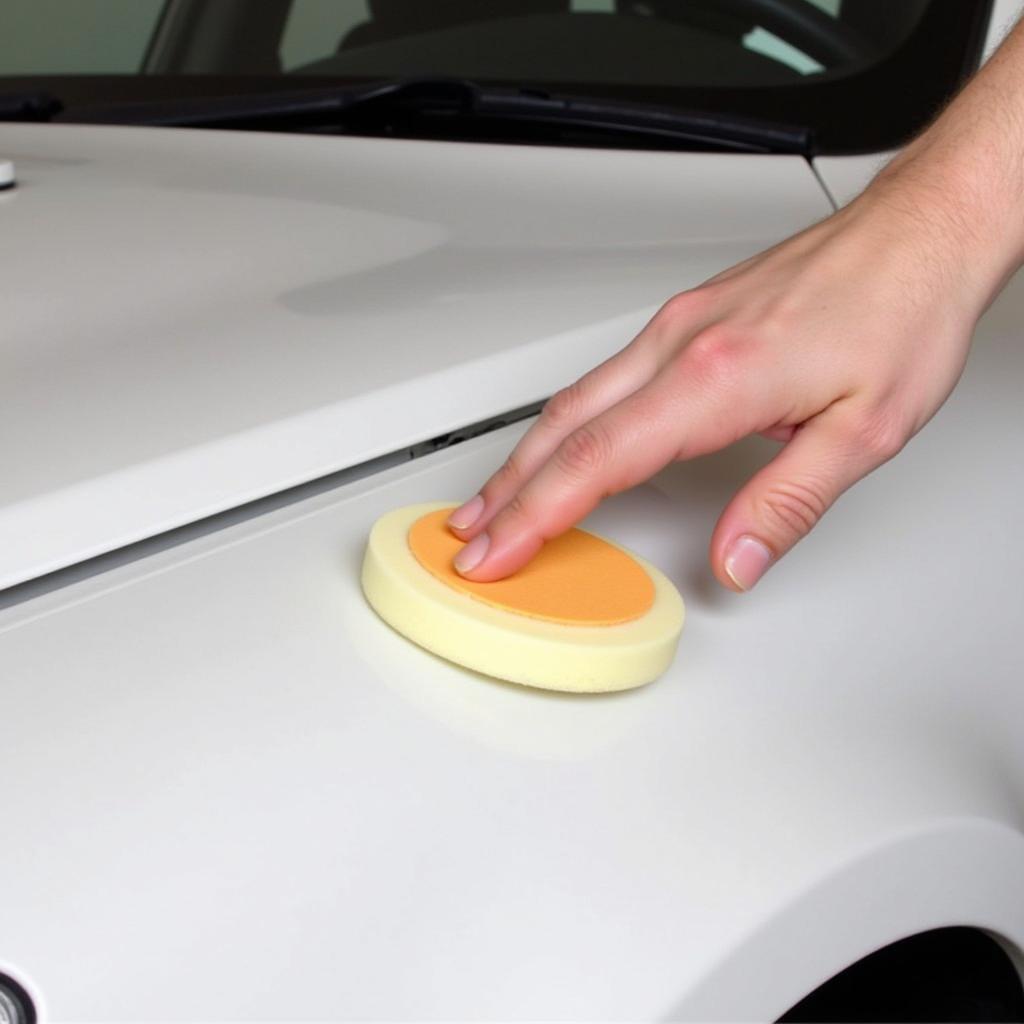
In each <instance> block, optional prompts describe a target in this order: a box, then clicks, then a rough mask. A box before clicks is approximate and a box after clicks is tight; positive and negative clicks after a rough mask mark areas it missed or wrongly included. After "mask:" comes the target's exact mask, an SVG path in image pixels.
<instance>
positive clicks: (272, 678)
mask: <svg viewBox="0 0 1024 1024" xmlns="http://www.w3.org/2000/svg"><path fill="white" fill-rule="evenodd" d="M1011 13H1012V8H1011V5H1009V4H1004V5H1001V6H1000V7H999V8H998V9H997V12H996V17H994V18H993V30H992V31H993V33H996V32H998V31H999V30H1000V28H1001V27H1003V26H1005V24H1006V22H1007V20H1008V18H1009V16H1010V14H1011ZM0 157H4V158H9V159H11V160H12V161H13V164H14V167H15V173H16V175H17V179H18V182H19V184H18V187H17V188H16V189H14V190H12V191H9V192H6V193H0V282H2V283H0V291H2V294H3V297H4V298H3V313H2V322H0V360H2V362H0V366H2V367H3V372H2V374H0V437H2V438H3V452H4V455H3V474H2V476H0V538H2V542H0V585H2V586H5V587H8V588H11V589H8V590H5V591H0V778H2V779H3V780H4V783H3V791H4V795H3V799H2V802H0V971H2V972H3V973H5V974H8V975H9V976H10V977H12V978H14V979H16V980H17V981H19V982H20V983H21V984H22V985H24V986H25V988H26V989H27V990H28V991H29V992H30V993H31V995H32V997H33V1000H34V1001H35V1002H36V1005H37V1009H38V1010H39V1012H40V1015H41V1017H42V1018H43V1019H53V1020H108V1021H114V1020H143V1019H158V1018H159V1019H182V1020H192V1019H224V1020H228V1019H231V1020H249V1019H251V1020H256V1019H284V1018H288V1019H309V1020H313V1019H316V1020H326V1019H342V1018H344V1019H474V1020H482V1019H492V1018H502V1019H536V1018H548V1019H564V1018H570V1019H595V1020H596V1019H695V1020H753V1019H757V1020H765V1019H771V1018H773V1017H774V1016H777V1015H778V1014H781V1013H782V1012H783V1011H785V1010H786V1008H787V1007H789V1006H790V1005H792V1004H793V1003H795V1002H796V1001H797V1000H799V999H800V998H801V997H802V996H804V995H806V994H807V993H808V992H810V991H811V990H813V989H814V988H815V987H816V986H817V985H819V984H820V983H821V982H823V981H824V980H825V979H827V978H828V977H830V976H831V975H834V974H835V973H836V972H838V971H840V970H841V969H842V968H844V967H845V966H847V965H849V964H851V963H854V962H855V961H857V960H858V959H860V958H861V957H863V956H864V955H865V954H867V953H869V952H870V951H871V950H874V949H877V948H880V947H882V946H885V945H887V944H889V943H892V942H895V941H896V940H898V939H901V938H903V937H905V936H908V935H912V934H916V933H919V932H922V931H925V930H927V929H930V928H936V927H941V926H944V925H968V926H971V927H976V928H980V929H983V930H985V931H987V932H988V933H990V934H991V935H993V936H995V937H996V938H997V939H998V940H999V941H1000V943H1001V944H1002V945H1003V946H1004V948H1005V949H1006V950H1007V951H1008V952H1009V953H1010V954H1011V956H1012V957H1013V958H1014V959H1015V962H1016V963H1017V964H1018V966H1019V967H1020V968H1021V970H1022V971H1024V953H1022V950H1024V831H1022V807H1024V646H1022V644H1021V642H1020V636H1019V634H1020V628H1021V624H1022V622H1024V596H1022V591H1021V587H1020V582H1019V581H1020V577H1021V572H1022V569H1024V562H1022V557H1021V549H1020V509H1021V507H1022V503H1024V468H1022V462H1021V458H1020V452H1021V451H1022V450H1024V415H1022V411H1021V405H1020V399H1019V394H1020V388H1021V382H1024V345H1022V344H1021V340H1020V334H1021V324H1022V323H1024V281H1014V282H1012V283H1011V284H1010V286H1009V287H1008V288H1007V290H1006V291H1005V292H1004V294H1003V295H1002V296H1001V297H1000V299H999V300H998V301H997V302H996V304H995V305H994V306H993V308H992V309H991V310H990V311H989V313H988V314H987V315H986V317H985V318H984V320H983V322H982V324H981V325H980V327H979V330H978V337H977V343H976V345H975V349H974V352H973V355H972V357H971V360H970V363H969V365H968V368H967V372H966V374H965V376H964V379H963V381H962V383H961V384H960V386H959V388H958V389H957V391H956V392H955V393H954V395H953V397H952V398H951V399H950V401H949V402H948V403H947V405H946V406H945V407H944V408H943V410H942V411H941V412H940V414H939V415H938V416H937V417H936V418H935V420H934V421H933V423H932V424H931V425H929V427H928V428H927V429H926V430H925V431H924V432H923V433H922V434H921V435H920V436H919V437H918V438H916V439H915V440H914V441H913V442H912V443H911V444H910V445H909V446H908V448H907V449H906V451H905V452H904V453H903V454H901V455H900V456H899V458H898V460H896V462H894V463H891V464H889V465H887V466H886V467H884V468H883V469H882V470H880V471H878V472H877V473H875V474H873V475H872V476H871V477H869V478H868V479H867V480H866V481H864V482H863V483H862V484H861V485H859V486H858V487H856V488H855V489H854V490H853V491H851V492H850V493H849V494H848V495H847V496H845V497H844V498H843V499H842V501H840V502H839V503H838V505H837V506H836V507H835V508H834V509H833V510H832V511H831V512H830V513H829V515H828V517H827V518H826V519H825V521H823V523H822V524H821V525H820V527H819V528H818V529H817V530H815V532H814V534H813V536H812V537H811V538H809V539H808V540H807V541H806V542H805V543H804V544H802V545H800V547H799V548H798V549H796V550H795V551H794V552H793V553H792V554H791V555H790V556H788V557H787V559H786V561H785V564H784V565H783V566H780V567H779V568H778V569H777V570H775V571H774V572H772V573H771V574H769V575H768V576H767V577H766V578H765V581H764V582H763V583H762V584H761V585H760V586H759V588H758V590H757V592H756V593H754V594H752V595H749V596H746V597H742V598H740V597H736V596H735V595H732V594H729V593H727V592H725V591H724V590H722V589H721V588H720V587H718V585H717V584H716V583H715V582H714V581H713V579H712V577H711V575H710V571H709V569H708V568H707V557H706V548H707V541H708V538H709V535H710V532H711V528H712V526H713V524H714V522H715V519H716V518H717V515H718V514H719V512H720V511H721V509H722V508H723V506H724V503H725V501H726V500H727V498H728V497H729V495H730V494H731V493H733V491H734V490H735V488H736V487H737V486H738V485H739V484H740V483H741V482H742V481H743V480H745V479H746V478H747V477H748V476H749V475H750V473H751V472H752V471H753V469H754V468H756V467H757V466H758V465H760V464H762V463H763V461H764V460H765V459H766V458H768V457H770V455H771V453H772V452H773V451H774V446H773V445H772V444H770V443H769V442H767V441H762V440H752V441H748V442H744V443H742V444H740V445H737V446H735V447H734V448H732V449H730V450H729V451H726V452H724V453H721V454H719V455H716V456H713V457H709V458H705V459H700V460H697V461H695V462H692V463H689V464H681V465H676V466H673V467H670V468H669V469H667V470H665V471H664V472H663V473H661V474H660V475H659V476H658V477H657V478H655V480H653V481H652V482H651V483H650V484H648V485H645V486H643V487H640V488H638V489H636V490H635V491H632V492H630V493H627V494H624V495H621V496H619V497H616V498H614V499H612V500H610V501H608V502H606V503H605V505H604V506H602V508H601V509H600V510H598V511H597V512H596V513H594V515H593V516H592V517H591V518H590V520H589V525H590V526H592V527H593V528H594V529H596V530H598V531H599V532H602V533H604V534H606V535H608V536H610V537H612V538H613V539H615V540H616V541H619V542H621V543H623V544H626V545H627V546H628V547H631V548H632V549H634V550H636V551H637V552H639V553H640V554H642V555H643V556H644V557H646V558H648V559H650V560H651V561H653V562H654V563H655V564H657V565H658V566H659V567H660V568H661V569H663V570H664V571H665V572H666V573H667V574H668V575H669V576H670V577H671V578H672V579H673V580H674V582H675V583H676V584H677V586H678V587H679V589H680V590H681V592H682V593H683V595H684V597H685V599H686V601H687V605H688V621H687V625H686V629H685V631H684V634H683V637H682V641H681V644H680V648H679V652H678V655H677V658H676V660H675V662H674V664H673V666H672V668H671V669H670V670H669V672H668V673H667V674H666V675H665V676H664V677H662V678H661V679H660V680H658V681H657V682H655V683H653V684H651V685H650V686H647V687H645V688H643V689H641V690H638V691H635V692H630V693H625V694H620V695H615V696H610V697H594V698H586V697H584V698H581V697H578V696H563V695H557V694H551V693H545V692H540V691H534V690H531V689H528V688H524V687H518V686H513V685H509V684H503V683H500V682H496V681H494V680H491V679H487V678H483V677H480V676H476V675H474V674H472V673H470V672H467V671H465V670H463V669H460V668H458V667H456V666H454V665H451V664H448V663H445V662H442V661H440V660H438V659H436V658H433V657H432V656H430V655H428V654H426V653H424V652H423V651H421V650H419V649H418V648H415V647H412V646H411V645H410V644H408V643H407V642H406V641H404V640H403V639H402V638H400V637H399V636H397V635H396V634H394V633H393V632H391V631H390V630H389V629H388V628H387V627H386V626H385V625H383V624H382V623H381V622H380V621H379V620H378V619H377V618H376V617H375V616H374V614H373V612H372V611H371V610H370V609H369V608H368V606H367V605H366V604H365V602H364V600H363V598H362V596H361V593H360V590H359V583H358V570H359V564H360V559H361V556H362V551H363V545H364V543H365V540H366V536H367V533H368V531H369V528H370V526H371V524H372V523H373V521H374V520H375V519H376V518H377V517H378V516H379V515H381V514H382V513H383V512H385V511H387V510H389V509H391V508H394V507H396V506H399V505H404V504H410V503H413V502H420V501H430V500H442V499H449V498H450V499H452V500H458V499H462V498H465V497H468V496H469V495H470V494H472V493H473V492H474V490H475V488H476V487H477V486H479V484H480V482H481V481H482V480H483V479H484V478H486V476H487V475H488V474H489V472H491V471H492V470H493V468H494V467H495V466H496V465H497V464H498V463H499V462H500V460H501V459H502V458H503V456H504V455H505V453H506V452H507V451H508V449H509V447H510V446H511V444H512V443H513V442H514V440H515V438H516V437H518V436H519V434H520V433H521V431H522V430H523V429H524V427H525V422H520V423H516V424H514V425H512V426H507V427H504V428H502V429H499V430H497V431H493V432H490V433H487V434H486V435H484V436H481V437H477V438H475V439H472V440H468V441H465V442H463V443H460V444H458V445H456V446H453V447H451V448H448V449H445V450H440V451H438V452H436V453H435V454H429V455H420V457H418V458H416V459H415V460H410V459H409V454H410V453H409V449H410V448H413V446H416V445H420V444H421V443H422V442H424V441H427V440H429V439H431V438H435V437H438V436H439V435H444V434H447V433H449V432H452V431H455V430H457V429H459V428H464V427H466V426H467V425H470V424H474V423H478V422H481V421H486V420H488V419H490V418H493V417H498V416H501V415H503V414H505V413H507V412H508V411H510V410H515V409H519V408H522V407H524V406H529V405H531V404H532V403H536V402H538V401H540V400H542V399H543V398H544V397H546V396H548V395H550V394H551V393H552V392H553V391H554V390H556V389H557V388H558V387H560V386H562V385H563V384H565V383H566V382H568V381H569V380H571V379H573V378H574V377H575V376H577V375H579V374H580V373H582V372H583V371H585V370H586V369H588V368H589V367H590V366H592V365H593V364H594V363H596V362H597V361H599V360H600V359H602V358H604V357H606V356H607V355H609V354H610V353H612V352H613V351H615V350H616V349H618V348H619V347H621V346H622V345H623V344H624V343H625V342H626V341H627V340H628V339H629V338H630V337H631V335H632V334H633V333H635V331H636V330H637V329H638V328H639V327H640V326H642V324H643V323H644V322H645V320H646V319H647V318H648V317H649V316H650V315H651V313H652V312H653V311H654V310H655V309H656V308H657V306H658V305H659V304H660V302H661V301H663V300H664V299H666V298H667V297H668V296H670V295H671V294H673V293H674V292H676V291H679V290H680V289H682V288H685V287H688V286H692V285H695V284H697V283H699V282H700V281H701V280H703V279H705V278H707V277H708V276H710V275H711V274H713V273H716V272H717V271H719V270H721V269H722V268H724V267H726V266H728V265H730V264H732V263H734V262H736V261H737V260H739V259H742V258H744V257H746V256H749V255H751V254H753V253H755V252H757V251H759V250H761V249H763V248H764V247H766V246H767V245H770V244H772V243H774V242H776V241H779V240H780V239H782V238H784V237H786V236H787V235H788V234H790V233H791V232H793V231H795V230H797V229H799V228H801V227H803V226H805V225H806V224H808V223H810V222H812V221H813V220H815V219H817V218H820V217H822V216H824V215H826V214H827V213H828V212H829V210H830V209H831V207H830V205H829V199H828V195H827V193H826V191H825V188H823V186H822V181H819V179H818V177H817V176H816V171H817V174H820V175H822V178H823V181H824V184H825V186H827V187H828V188H829V189H830V190H831V191H832V193H833V194H834V195H837V196H839V195H845V194H848V193H849V191H851V190H852V189H854V188H855V183H856V182H857V181H859V180H862V179H863V177H864V175H865V174H866V173H867V172H866V168H867V167H868V166H869V164H871V163H872V160H871V159H869V158H841V157H832V158H827V159H825V160H823V161H821V162H820V163H819V165H818V167H817V168H816V170H815V169H812V168H811V167H810V166H809V165H808V164H807V162H805V161H804V160H803V159H802V158H800V157H796V156H793V157H786V156H770V157H768V156H766V157H759V156H749V155H742V156H731V155H729V156H722V155H711V154H698V153H643V152H607V153H602V154H601V156H600V158H599V159H595V158H594V154H593V153H592V152H587V151H577V150H564V149H553V148H531V147H503V146H493V145H471V144H454V143H432V142H411V141H410V142H406V141H385V140H375V139H355V138H346V139H328V138H318V137H305V136H292V135H288V136H286V135H270V134H266V135H265V134H259V133H239V134H233V133H228V132H210V131H188V130H174V131H169V130H164V129H142V128H123V127H117V128H115V127H87V126H68V125H11V124H7V125H0ZM844 161H845V162H844ZM873 163H874V164H877V158H874V159H873ZM410 339H415V343H411V341H410ZM413 453H414V454H419V450H418V449H416V450H414V452H413ZM328 474H335V475H333V476H330V477H329V479H328V480H327V481H326V482H323V478H324V477H325V476H327V475H328ZM309 481H321V482H319V483H315V484H307V482H309ZM300 485H305V486H306V490H302V487H301V486H300ZM296 486H299V490H298V491H292V492H290V493H289V494H288V495H286V496H285V498H275V497H274V496H275V495H281V493H282V492H283V491H285V490H286V489H288V488H295V487H296ZM254 501H257V502H261V503H258V504H256V505H255V506H252V505H246V503H251V502H254ZM242 506H245V507H244V508H243V507H242ZM232 510H234V511H232ZM218 513H223V514H222V515H221V516H220V517H219V518H215V519H212V520H210V519H207V517H210V516H215V515H216V514H218ZM168 531H171V532H168ZM147 538H149V539H148V540H147ZM90 559H91V560H92V561H88V560H90Z"/></svg>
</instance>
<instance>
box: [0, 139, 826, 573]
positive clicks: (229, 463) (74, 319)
mask: <svg viewBox="0 0 1024 1024" xmlns="http://www.w3.org/2000/svg"><path fill="white" fill-rule="evenodd" d="M0 152H2V153H3V154H4V155H5V156H6V157H9V158H11V159H13V160H14V161H15V163H16V165H17V167H18V169H19V170H18V174H19V178H20V182H21V183H20V186H19V188H17V189H15V190H14V191H13V192H7V193H3V194H0V237H2V238H3V242H4V244H3V248H2V250H0V281H2V288H3V296H4V322H3V330H2V331H0V361H2V365H3V368H4V372H3V374H2V375H0V438H2V441H0V455H2V459H3V466H4V473H3V476H2V478H0V535H3V537H4V538H5V541H6V542H5V543H4V544H3V546H2V548H0V586H6V585H10V584H12V583H16V582H19V581H21V580H23V579H27V578H30V577H33V576H38V575H40V574H41V573H44V572H47V571H50V570H52V569H56V568H59V567H61V566H62V565H66V564H68V563H70V562H75V561H79V560H81V559H83V558H87V557H89V556H91V555H95V554H98V553H100V552H102V551H105V550H109V549H111V548H115V547H119V546H122V545H124V544H126V543H129V542H131V541H133V540H137V539H139V538H140V537H145V536H148V535H151V534H153V533H157V532H160V531H161V530H166V529H168V528H170V527H173V526H177V525H179V524H181V523H183V522H189V521H191V520H194V519H198V518H200V517H202V516H205V515H209V514H211V513H214V512H217V511H220V510H221V509H224V508H228V507H232V506H235V505H238V504H240V503H242V502H244V501H248V500H250V499H253V498H258V497H260V496H262V495H265V494H268V493H271V492H274V491H278V490H281V489H282V488H284V487H288V486H291V485H293V484H297V483H300V482H302V481H304V480H308V479H311V478H313V477H316V476H321V475H323V474H325V473H329V472H331V471H333V470H337V469H340V468H342V467H345V466H351V465H353V464H355V463H359V462H362V461H364V460H366V459H370V458H373V457H374V456H377V455H380V454H382V453H385V452H391V451H395V450H396V449H399V448H402V447H405V446H406V445H409V444H411V443H413V442H417V441H422V440H424V439H426V438H430V437H434V436H437V435H439V434H443V433H446V432H448V431H451V430H453V429H454V428H456V427H461V426H464V425H466V424H468V423H473V422H476V421H478V420H481V419H485V418H488V417H490V416H494V415H496V414H499V413H503V412H506V411H508V410H511V409H513V408H516V407H517V406H522V405H524V404H528V403H530V402H533V401H537V400H538V399H542V398H544V397H546V396H547V395H549V394H551V393H552V392H553V391H555V390H557V389H558V388H559V387H561V386H562V385H563V384H566V383H568V382H569V381H571V380H573V379H574V378H575V377H577V376H579V375H580V374H581V373H583V372H584V371H585V370H587V369H589V368H590V367H591V366H592V365H593V364H594V363H595V362H599V361H600V360H601V359H603V358H605V357H606V356H608V355H610V354H611V353H612V352H614V351H616V350H617V349H619V348H621V347H622V346H623V345H624V344H625V343H626V342H627V341H628V340H629V339H630V338H631V337H632V336H633V334H634V333H635V332H636V331H637V330H638V329H639V328H640V327H641V326H642V325H643V324H644V322H645V321H646V319H647V317H648V316H649V315H650V314H651V313H652V312H653V311H654V309H655V308H657V306H658V305H660V304H661V302H663V301H664V300H665V299H666V298H668V297H669V296H670V295H672V294H673V293H675V292H676V291H679V290H681V289H683V288H685V287H690V286H692V285H694V284H697V283H699V282H700V281H702V280H704V279H705V278H707V277H709V276H711V275H712V274H714V273H716V272H718V271H719V270H721V269H723V268H724V267H726V266H728V265H729V264H731V263H733V262H735V261H736V260H738V259H740V258H742V257H745V256H748V255H750V254H752V253H754V252H755V251H757V250H758V249H761V248H763V247H764V246H766V245H768V244H770V243H772V242H775V241H777V240H779V239H780V238H782V237H783V236H785V235H786V234H788V233H789V232H791V231H793V230H795V229H797V228H799V227H802V226H804V225H806V224H807V223H809V222H811V221H813V220H814V219H815V218H817V217H820V216H822V215H823V214H824V213H826V212H827V209H828V208H827V204H826V200H825V197H824V195H823V194H822V192H821V189H820V187H819V186H818V185H817V183H816V182H815V180H814V178H813V176H812V174H811V172H810V170H809V169H808V167H807V165H806V164H805V163H804V162H803V161H802V160H800V159H799V158H797V157H751V158H747V157H744V158H743V159H740V160H737V159H735V158H733V157H730V156H715V155H709V154H651V153H646V154H645V153H627V152H602V153H600V154H599V155H595V154H594V152H593V151H585V150H563V149H550V148H548V149H545V148H530V147H514V146H484V145H470V144H465V145H463V144H452V143H428V142H403V141H387V140H374V139H355V138H351V139H337V138H322V137H320V138H317V137H309V136H306V137H301V136H284V135H263V134H254V133H227V132H201V131H184V130H168V129H141V128H99V127H76V126H68V125H54V126H49V125H43V126H39V125H23V126H15V125H2V126H0Z"/></svg>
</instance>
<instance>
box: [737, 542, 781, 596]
mask: <svg viewBox="0 0 1024 1024" xmlns="http://www.w3.org/2000/svg"><path fill="white" fill-rule="evenodd" d="M771 564H772V553H771V552H770V551H769V550H768V548H766V547H765V546H764V545H763V544H762V543H761V542H760V541H759V540H758V539H757V538H756V537H737V538H736V540H734V541H733V542H732V544H731V545H730V546H729V550H728V552H727V554H726V556H725V571H726V572H727V573H728V574H729V579H731V580H732V581H733V583H735V584H736V586H737V587H739V588H740V590H750V589H751V588H752V587H753V586H754V584H755V583H756V582H757V581H758V580H759V579H760V578H761V577H762V576H763V575H764V574H765V571H766V570H767V568H768V566H769V565H771Z"/></svg>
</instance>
